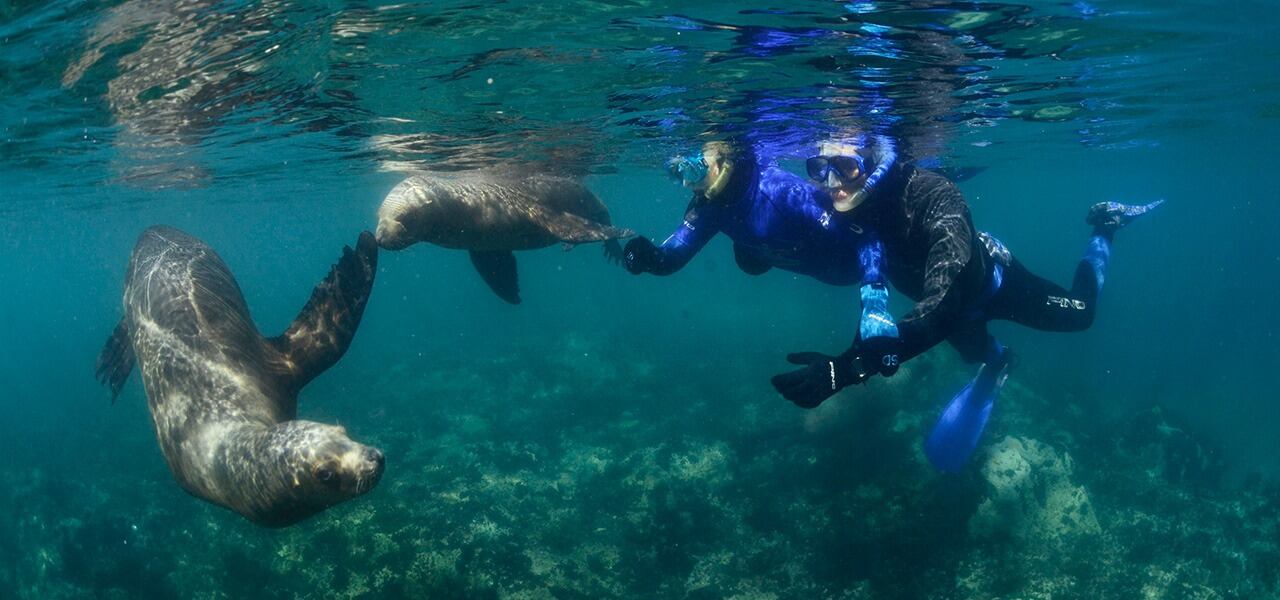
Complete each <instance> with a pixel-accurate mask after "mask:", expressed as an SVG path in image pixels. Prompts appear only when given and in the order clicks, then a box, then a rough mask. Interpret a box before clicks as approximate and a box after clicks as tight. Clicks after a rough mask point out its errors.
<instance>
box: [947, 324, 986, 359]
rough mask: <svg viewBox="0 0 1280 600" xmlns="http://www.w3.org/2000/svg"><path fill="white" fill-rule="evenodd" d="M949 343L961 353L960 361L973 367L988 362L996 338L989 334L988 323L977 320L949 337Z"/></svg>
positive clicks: (963, 326)
mask: <svg viewBox="0 0 1280 600" xmlns="http://www.w3.org/2000/svg"><path fill="white" fill-rule="evenodd" d="M947 343H948V344H951V347H952V348H955V349H956V352H959V353H960V360H963V361H964V362H965V364H969V365H972V364H977V363H981V362H986V361H987V359H988V358H989V357H990V350H991V348H992V346H993V345H994V344H995V337H993V336H992V335H991V334H990V333H988V332H987V322H986V321H983V320H979V319H975V320H973V321H969V322H967V323H965V324H964V325H961V326H960V327H959V328H957V329H956V330H955V331H953V332H952V333H951V335H949V336H947Z"/></svg>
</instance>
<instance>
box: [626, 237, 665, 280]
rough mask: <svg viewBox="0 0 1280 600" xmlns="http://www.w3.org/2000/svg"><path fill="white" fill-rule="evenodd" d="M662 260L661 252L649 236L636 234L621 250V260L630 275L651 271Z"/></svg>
mask: <svg viewBox="0 0 1280 600" xmlns="http://www.w3.org/2000/svg"><path fill="white" fill-rule="evenodd" d="M661 260H662V253H661V252H660V251H659V250H658V247H657V246H654V245H653V242H651V241H649V238H647V237H644V236H642V235H641V236H636V237H633V238H631V241H629V242H627V246H626V248H624V249H623V250H622V262H623V265H624V266H626V267H627V271H628V272H629V273H631V274H632V275H639V274H641V273H648V272H652V271H653V270H654V269H655V268H657V266H658V263H659V262H661Z"/></svg>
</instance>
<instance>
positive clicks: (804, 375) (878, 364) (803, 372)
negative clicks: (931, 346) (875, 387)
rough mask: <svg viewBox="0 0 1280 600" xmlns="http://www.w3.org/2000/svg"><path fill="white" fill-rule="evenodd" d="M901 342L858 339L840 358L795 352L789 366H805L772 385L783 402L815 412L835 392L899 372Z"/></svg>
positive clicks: (883, 339)
mask: <svg viewBox="0 0 1280 600" xmlns="http://www.w3.org/2000/svg"><path fill="white" fill-rule="evenodd" d="M900 345H901V341H900V340H899V339H898V338H896V337H893V338H890V337H877V338H871V339H868V340H863V339H859V340H857V341H856V342H854V344H853V346H852V347H850V348H849V349H848V350H846V351H845V352H844V353H843V354H841V355H839V356H830V355H827V354H822V353H821V352H796V353H794V354H788V355H787V362H789V363H791V364H793V365H805V366H804V368H802V369H796V370H795V371H791V372H789V373H782V374H779V375H774V376H773V379H771V380H770V381H771V382H772V383H773V387H774V389H776V390H778V393H779V394H782V397H783V398H786V399H787V400H790V401H792V402H793V403H795V404H796V405H797V406H799V407H801V408H813V407H815V406H817V405H819V404H822V402H823V401H824V400H826V399H827V398H830V397H832V396H834V395H836V392H839V391H840V390H843V389H844V388H847V387H849V386H851V385H857V384H860V383H863V382H865V381H866V380H868V379H870V378H871V376H872V375H884V376H886V377H887V376H889V375H892V374H894V373H896V372H897V371H898V352H899V346H900Z"/></svg>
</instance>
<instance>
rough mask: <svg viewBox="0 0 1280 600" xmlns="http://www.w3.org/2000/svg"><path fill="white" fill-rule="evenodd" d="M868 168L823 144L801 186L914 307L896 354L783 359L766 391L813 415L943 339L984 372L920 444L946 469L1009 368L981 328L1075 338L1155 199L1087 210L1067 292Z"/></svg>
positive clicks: (857, 155) (935, 194)
mask: <svg viewBox="0 0 1280 600" xmlns="http://www.w3.org/2000/svg"><path fill="white" fill-rule="evenodd" d="M874 160H875V158H874V153H872V152H868V151H867V150H866V149H858V148H854V147H851V146H850V145H847V144H824V145H823V148H822V150H821V151H820V154H819V155H818V156H815V157H813V158H810V159H809V160H808V161H807V163H806V167H807V170H808V171H809V175H810V177H811V178H813V179H815V180H817V181H818V182H820V183H821V184H822V185H824V187H826V188H828V191H829V192H830V193H831V195H832V197H833V199H834V205H835V207H836V209H837V210H838V211H840V212H841V214H840V215H839V217H840V218H842V219H849V220H851V221H852V222H854V223H856V224H857V225H859V226H861V227H862V228H863V229H866V230H869V231H874V232H876V234H877V235H878V237H879V238H880V239H881V240H883V243H884V250H885V257H884V270H885V275H886V276H887V278H888V280H889V282H890V283H892V284H893V286H894V287H895V288H896V289H898V290H899V291H900V292H902V293H903V294H906V295H907V296H908V297H910V298H912V299H913V300H915V301H916V305H915V306H914V307H913V308H912V309H911V311H910V312H908V313H907V315H905V316H904V317H903V318H902V319H900V320H899V321H898V322H897V330H898V337H897V339H896V342H894V343H895V344H896V345H897V347H896V349H890V350H885V349H884V348H883V343H884V342H883V340H879V341H878V344H877V348H875V349H874V351H868V350H867V349H865V348H863V344H862V343H861V340H855V342H854V344H853V346H852V347H851V348H849V350H847V351H846V352H844V353H843V354H841V355H839V356H827V355H824V354H819V353H815V352H805V353H799V354H792V355H790V356H788V360H789V361H791V362H793V363H796V364H803V365H806V366H805V368H802V369H799V370H796V371H792V372H790V373H784V374H782V375H778V376H775V377H774V378H773V384H774V387H776V388H777V389H778V391H779V392H780V393H781V394H782V395H783V396H785V397H786V398H787V399H789V400H791V401H792V402H795V403H796V404H798V405H800V406H805V407H813V406H817V405H818V404H820V403H821V402H822V401H823V400H825V399H827V398H829V397H830V396H832V395H833V394H835V393H836V392H837V391H839V390H840V389H842V388H844V387H847V386H849V385H853V384H858V383H862V382H864V381H866V380H867V379H868V378H870V377H871V376H873V375H877V374H881V375H891V374H892V373H893V372H894V371H896V370H897V369H896V367H897V364H894V365H892V367H893V368H892V369H888V368H886V364H885V363H884V362H882V360H881V358H882V357H884V356H895V357H896V359H897V361H898V362H901V361H906V360H909V359H911V358H912V357H915V356H918V355H919V354H921V353H923V352H925V351H926V350H928V349H929V348H932V347H933V346H935V345H936V344H938V343H940V342H942V341H944V340H946V341H948V342H950V343H951V345H952V346H954V347H955V348H956V350H958V351H959V352H960V355H961V357H962V358H963V359H964V360H965V361H966V362H969V363H978V362H981V363H983V364H984V366H983V368H982V369H981V370H980V372H979V374H978V376H977V378H975V379H974V381H973V382H972V383H970V385H969V386H967V387H966V388H965V389H964V390H963V391H962V392H961V393H960V394H959V395H958V396H957V397H956V399H955V400H953V401H952V403H951V405H949V406H948V408H947V410H946V411H945V412H944V414H943V416H942V419H941V420H940V421H939V424H938V426H937V427H936V428H935V429H934V431H933V433H932V435H931V436H930V439H929V440H928V442H927V443H926V454H927V455H928V456H929V458H930V460H931V461H933V463H934V464H935V465H936V466H937V467H939V468H940V469H942V470H945V471H955V470H958V469H959V468H960V467H961V466H963V464H964V462H965V461H966V460H967V458H968V456H969V454H970V453H972V451H973V448H974V446H975V445H976V443H977V438H978V436H979V435H980V434H981V431H982V428H983V427H984V426H985V423H986V420H987V416H988V415H989V413H990V410H991V406H992V403H993V401H994V399H995V394H996V393H997V392H998V390H999V387H1000V384H1001V383H1002V382H1003V380H1004V377H1005V372H1006V370H1007V367H1008V364H1009V360H1010V355H1009V351H1008V349H1007V348H1006V347H1004V346H1003V345H1001V344H1000V343H998V342H997V341H996V340H995V338H994V337H992V336H991V335H990V334H989V333H988V332H987V322H988V321H990V320H993V319H1004V320H1010V321H1014V322H1016V323H1021V324H1023V325H1027V326H1029V327H1033V328H1036V329H1042V330H1047V331H1080V330H1084V329H1087V328H1088V327H1089V326H1090V325H1091V324H1092V323H1093V319H1094V314H1095V310H1096V306H1095V305H1096V303H1097V299H1098V292H1099V291H1100V290H1101V288H1102V284H1103V280H1104V278H1105V274H1106V268H1107V263H1108V260H1109V258H1110V252H1111V240H1112V236H1113V235H1114V233H1115V232H1116V230H1118V229H1120V228H1121V227H1124V226H1125V225H1127V224H1128V223H1129V222H1131V221H1132V220H1133V219H1134V218H1136V217H1138V216H1140V215H1142V214H1144V213H1146V212H1147V211H1149V210H1151V209H1153V208H1155V207H1156V206H1158V205H1159V204H1160V203H1161V202H1162V201H1157V202H1154V203H1151V204H1148V205H1145V206H1128V205H1123V204H1119V203H1114V202H1106V203H1100V204H1096V205H1094V206H1093V207H1092V208H1091V209H1090V210H1089V213H1088V216H1087V217H1086V219H1085V221H1086V222H1087V223H1088V224H1090V225H1092V226H1093V228H1094V229H1093V235H1092V236H1091V237H1090V239H1089V244H1088V247H1087V248H1086V251H1085V255H1084V257H1083V258H1082V259H1081V261H1080V263H1079V265H1078V266H1077V268H1076V273H1075V279H1074V282H1073V283H1072V287H1071V289H1069V290H1068V289H1064V288H1062V287H1061V286H1058V285H1056V284H1054V283H1052V282H1050V281H1047V280H1045V279H1043V278H1041V277H1038V276H1036V275H1035V274H1033V273H1031V272H1030V271H1029V270H1027V268H1026V267H1024V266H1023V265H1022V263H1021V262H1019V261H1018V260H1017V259H1015V258H1014V257H1013V255H1012V254H1011V253H1010V252H1009V251H1008V249H1006V248H1005V247H1004V245H1003V244H1001V243H1000V242H999V241H998V240H996V239H995V238H994V237H992V236H990V235H989V234H986V233H979V232H978V231H977V230H976V229H974V226H973V222H972V220H971V218H970V216H969V207H968V205H967V204H966V202H965V200H964V196H963V195H962V194H961V193H960V190H959V188H957V187H956V185H955V184H953V183H952V182H951V181H949V180H947V179H946V178H945V177H942V176H941V175H938V174H937V173H933V172H931V171H927V170H925V169H920V168H916V167H915V166H914V165H911V164H901V165H890V166H889V168H888V169H887V170H885V169H883V167H884V166H885V165H883V164H881V165H876V168H875V169H874V170H872V169H870V168H868V167H866V166H864V163H870V162H873V161H874ZM869 171H870V172H871V173H873V174H874V173H876V172H885V173H886V174H885V176H884V178H883V180H881V181H880V182H879V183H878V185H876V186H873V187H872V188H870V189H869V188H868V187H867V186H866V181H865V180H866V178H867V177H868V172H869ZM862 190H869V191H867V192H866V193H860V192H861V191H862ZM895 350H896V351H895ZM868 357H871V358H870V359H868Z"/></svg>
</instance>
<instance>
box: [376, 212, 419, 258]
mask: <svg viewBox="0 0 1280 600" xmlns="http://www.w3.org/2000/svg"><path fill="white" fill-rule="evenodd" d="M373 235H374V238H375V239H377V240H378V245H379V246H382V247H383V248H386V249H387V250H402V249H404V248H407V247H409V245H410V244H411V243H412V242H411V240H410V239H409V236H407V235H405V230H404V224H403V223H401V222H400V221H397V220H395V219H382V220H380V221H378V229H377V231H375V232H374V234H373Z"/></svg>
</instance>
